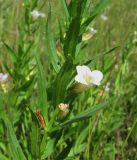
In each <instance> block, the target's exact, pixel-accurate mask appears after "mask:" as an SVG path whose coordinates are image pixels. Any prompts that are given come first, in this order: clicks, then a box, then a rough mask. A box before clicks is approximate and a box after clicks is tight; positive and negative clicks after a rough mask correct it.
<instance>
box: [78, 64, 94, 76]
mask: <svg viewBox="0 0 137 160" xmlns="http://www.w3.org/2000/svg"><path fill="white" fill-rule="evenodd" d="M76 70H77V73H78V74H80V75H85V74H90V73H91V70H90V68H89V67H87V66H84V65H83V66H77V67H76Z"/></svg>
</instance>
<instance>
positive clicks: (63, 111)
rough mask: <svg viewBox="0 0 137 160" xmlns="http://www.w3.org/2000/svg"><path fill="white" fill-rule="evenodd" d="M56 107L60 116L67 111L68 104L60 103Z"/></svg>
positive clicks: (64, 114)
mask: <svg viewBox="0 0 137 160" xmlns="http://www.w3.org/2000/svg"><path fill="white" fill-rule="evenodd" d="M58 107H59V109H60V111H61V117H65V116H66V115H67V114H68V113H69V104H64V103H60V104H59V105H58Z"/></svg>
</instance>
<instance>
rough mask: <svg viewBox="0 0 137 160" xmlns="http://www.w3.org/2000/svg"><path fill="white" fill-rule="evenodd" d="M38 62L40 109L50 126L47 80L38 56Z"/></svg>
mask: <svg viewBox="0 0 137 160" xmlns="http://www.w3.org/2000/svg"><path fill="white" fill-rule="evenodd" d="M36 61H37V66H38V88H39V99H38V102H39V107H40V108H41V111H42V114H43V116H44V119H45V121H46V125H48V103H47V92H46V78H45V74H44V69H43V66H42V64H41V62H40V58H39V56H38V55H36Z"/></svg>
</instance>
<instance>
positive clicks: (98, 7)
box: [82, 0, 110, 29]
mask: <svg viewBox="0 0 137 160" xmlns="http://www.w3.org/2000/svg"><path fill="white" fill-rule="evenodd" d="M109 2H110V0H100V2H99V3H98V4H97V5H96V6H95V8H94V10H93V11H92V13H91V16H90V17H88V18H87V19H86V20H85V21H84V22H83V24H82V29H83V27H84V28H85V27H87V26H88V25H89V23H90V22H91V21H92V20H93V19H94V18H95V17H96V16H97V15H98V14H99V13H100V12H101V11H102V10H103V9H104V8H105V7H106V6H107V5H108V3H109Z"/></svg>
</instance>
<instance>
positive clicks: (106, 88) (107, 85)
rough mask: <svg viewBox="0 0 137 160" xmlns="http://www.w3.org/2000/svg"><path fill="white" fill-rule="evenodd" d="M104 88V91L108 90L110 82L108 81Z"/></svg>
mask: <svg viewBox="0 0 137 160" xmlns="http://www.w3.org/2000/svg"><path fill="white" fill-rule="evenodd" d="M104 89H105V91H106V92H109V91H110V83H109V82H108V83H107V84H106V85H105V86H104Z"/></svg>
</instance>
